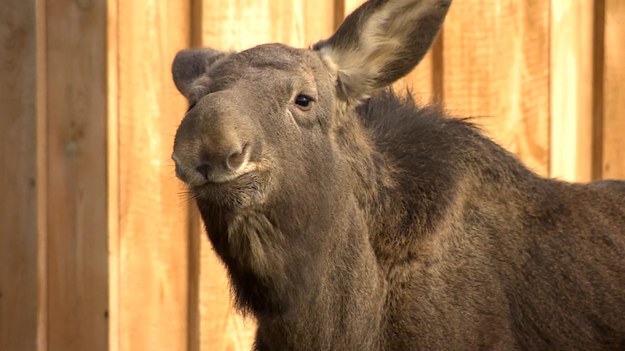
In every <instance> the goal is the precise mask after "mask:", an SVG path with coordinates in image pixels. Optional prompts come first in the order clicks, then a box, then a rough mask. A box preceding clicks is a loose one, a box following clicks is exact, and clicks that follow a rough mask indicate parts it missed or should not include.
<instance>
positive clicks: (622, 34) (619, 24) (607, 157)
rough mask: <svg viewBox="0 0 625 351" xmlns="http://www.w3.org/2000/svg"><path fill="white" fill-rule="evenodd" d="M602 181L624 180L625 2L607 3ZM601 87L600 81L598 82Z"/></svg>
mask: <svg viewBox="0 0 625 351" xmlns="http://www.w3.org/2000/svg"><path fill="white" fill-rule="evenodd" d="M604 50H605V51H604V70H603V78H604V80H603V94H604V99H603V101H601V102H599V103H603V126H602V128H603V133H602V140H600V141H599V142H600V143H601V146H602V151H603V155H602V165H601V169H602V174H601V176H602V177H603V178H621V179H623V178H625V2H623V1H621V0H606V1H605V48H604ZM599 84H601V81H599Z"/></svg>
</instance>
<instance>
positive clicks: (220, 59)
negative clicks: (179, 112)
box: [173, 0, 625, 350]
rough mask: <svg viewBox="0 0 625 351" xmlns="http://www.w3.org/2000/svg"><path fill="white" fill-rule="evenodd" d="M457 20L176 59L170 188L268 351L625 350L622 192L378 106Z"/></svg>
mask: <svg viewBox="0 0 625 351" xmlns="http://www.w3.org/2000/svg"><path fill="white" fill-rule="evenodd" d="M448 6H449V1H445V0H396V1H390V0H389V1H375V0H374V1H371V2H369V3H367V4H365V5H364V6H363V7H361V8H360V9H358V10H357V11H356V13H355V14H353V15H352V16H350V17H349V18H348V19H347V20H346V22H345V24H344V25H343V26H342V27H341V28H340V29H339V31H337V34H335V35H334V36H333V37H332V38H330V39H328V40H326V41H323V42H320V43H319V44H318V45H316V46H315V47H314V49H313V50H302V49H294V48H290V47H287V46H284V45H279V44H269V45H261V46H258V47H255V48H252V49H249V50H246V51H243V52H239V53H230V54H223V53H220V52H217V51H214V50H208V49H201V50H197V49H196V50H185V51H182V52H181V53H180V54H179V55H178V57H177V58H176V60H175V62H174V67H173V73H174V80H175V81H176V85H177V86H178V88H179V89H180V90H181V92H182V93H183V94H184V95H185V96H186V97H187V98H188V99H189V102H190V108H189V111H188V113H187V115H186V116H185V118H184V120H183V121H182V123H181V125H180V127H179V129H178V132H177V134H176V139H175V143H174V154H173V157H174V160H175V162H176V172H177V174H178V176H179V177H180V178H181V179H183V180H184V181H185V182H186V183H187V184H188V186H189V189H190V190H191V192H192V194H193V195H194V197H195V198H196V200H197V205H198V208H199V209H200V212H201V214H202V218H203V220H204V223H205V225H206V228H207V232H208V235H209V238H210V240H211V242H212V244H213V247H214V248H215V251H216V252H217V254H218V255H219V256H220V258H221V259H222V260H223V262H224V263H225V264H226V267H227V269H228V273H229V275H230V281H231V283H232V287H233V292H234V298H235V300H236V303H237V306H238V307H239V309H240V310H241V311H243V312H249V313H251V314H252V315H253V316H254V317H255V318H256V319H257V320H258V332H257V337H256V345H255V348H256V349H257V350H622V349H625V317H624V316H625V182H622V181H617V180H613V181H600V182H593V183H591V184H589V185H583V184H569V183H564V182H559V181H556V180H550V179H544V178H541V177H539V176H537V175H536V174H534V173H532V172H531V171H529V170H528V169H527V168H526V167H525V166H523V165H522V164H521V163H520V162H519V161H518V160H517V159H516V158H515V157H514V156H513V155H511V154H510V153H508V152H507V151H505V150H503V149H502V148H501V147H499V146H498V145H496V144H495V143H493V142H492V141H490V140H489V139H488V138H486V137H484V136H483V135H482V133H481V132H480V131H479V129H478V128H476V127H475V126H473V125H472V124H471V123H469V122H467V121H464V120H460V119H455V118H450V117H448V116H446V115H445V113H444V112H443V111H441V110H440V109H438V108H436V107H433V106H430V107H419V106H416V105H415V103H414V102H413V101H412V99H411V98H410V97H409V96H398V95H396V94H394V93H393V92H390V91H388V90H381V91H380V90H376V89H377V88H379V87H382V86H385V85H387V84H389V83H391V82H392V81H394V80H396V79H397V78H399V77H400V76H401V75H403V74H405V73H406V72H408V71H409V70H410V68H411V67H414V65H415V64H416V62H418V60H419V59H420V58H421V57H422V56H423V55H424V54H425V51H426V50H427V48H428V47H429V45H430V44H431V42H432V41H433V40H434V38H435V35H436V33H437V31H438V28H439V27H440V24H441V23H442V21H443V19H444V17H445V13H446V11H447V8H448ZM384 11H387V13H385V12H384ZM402 16H404V17H402ZM372 19H373V20H372ZM388 21H396V23H395V24H393V23H390V22H388ZM397 23H400V24H401V25H397ZM409 24H412V27H411V26H410V25H409ZM363 32H364V33H363ZM368 41H381V42H368ZM384 41H389V42H388V43H385V42H384ZM372 48H373V49H372ZM379 48H386V49H384V50H390V51H385V52H383V53H381V52H380V51H379ZM363 57H364V60H361V59H362V58H363ZM354 60H359V61H357V62H356V61H354ZM360 64H370V65H371V67H359V65H360ZM302 96H307V97H310V98H311V99H312V100H313V101H312V102H311V103H310V105H307V106H302V104H301V101H302ZM368 96H370V97H368ZM304 100H305V99H304ZM304 105H306V104H304Z"/></svg>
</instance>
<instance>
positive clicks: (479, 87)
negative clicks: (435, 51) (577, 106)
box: [442, 0, 549, 175]
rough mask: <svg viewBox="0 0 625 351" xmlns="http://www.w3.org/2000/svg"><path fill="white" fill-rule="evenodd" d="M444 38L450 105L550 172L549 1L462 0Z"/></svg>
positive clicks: (448, 21)
mask: <svg viewBox="0 0 625 351" xmlns="http://www.w3.org/2000/svg"><path fill="white" fill-rule="evenodd" d="M443 36H444V40H443V52H442V56H443V68H442V69H443V82H442V84H443V95H444V102H445V104H446V106H447V108H448V109H449V110H450V111H451V112H452V113H455V114H457V115H459V116H471V117H474V121H475V122H477V123H478V124H480V125H482V126H483V127H484V128H485V130H486V131H487V134H489V135H490V136H492V137H494V139H495V140H497V141H498V142H499V143H500V144H501V145H503V146H504V147H505V148H506V149H508V150H510V151H512V152H513V153H515V154H517V155H518V156H519V157H520V158H521V159H522V160H523V161H524V162H525V163H526V164H527V165H528V166H529V167H530V168H531V169H533V170H535V171H537V172H538V173H540V174H543V175H548V173H549V3H548V2H545V1H542V0H526V1H516V0H500V1H497V0H484V1H464V2H460V1H457V2H454V3H453V4H452V6H451V9H450V11H449V14H448V16H447V19H446V24H445V26H444V32H443Z"/></svg>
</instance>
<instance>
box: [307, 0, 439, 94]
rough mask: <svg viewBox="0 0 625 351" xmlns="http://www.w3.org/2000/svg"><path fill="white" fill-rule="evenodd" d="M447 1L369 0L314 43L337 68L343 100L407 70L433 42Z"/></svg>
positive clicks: (419, 59) (404, 73)
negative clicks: (326, 37) (329, 35)
mask: <svg viewBox="0 0 625 351" xmlns="http://www.w3.org/2000/svg"><path fill="white" fill-rule="evenodd" d="M450 4H451V0H394V1H393V0H370V1H367V2H366V3H364V4H363V5H362V6H360V7H359V8H358V9H356V10H355V11H354V12H353V13H352V14H350V15H349V16H348V17H347V18H345V21H344V22H343V23H342V24H341V26H340V27H339V29H338V30H337V31H336V33H334V35H332V36H331V37H330V38H329V39H327V40H325V41H321V42H319V43H317V44H316V45H315V46H314V47H313V48H314V49H315V50H318V51H319V52H320V53H321V55H322V56H323V57H324V58H325V59H327V60H329V61H330V62H331V65H333V66H335V67H336V69H337V71H338V80H339V82H338V84H339V87H340V91H341V92H342V94H344V95H345V96H344V98H345V99H361V98H363V97H364V96H366V95H367V94H369V93H371V91H372V90H373V89H376V88H381V87H384V86H387V85H389V84H391V83H393V82H394V81H396V80H398V79H399V78H401V77H403V76H405V75H406V74H408V73H409V72H410V71H411V70H412V69H413V68H414V67H415V66H416V65H417V63H419V61H421V59H422V58H423V56H425V54H426V52H427V51H428V49H429V48H430V46H431V45H432V43H433V42H434V39H435V38H436V35H437V33H438V32H439V29H440V27H441V25H442V23H443V20H444V19H445V16H446V14H447V10H448V9H449V6H450Z"/></svg>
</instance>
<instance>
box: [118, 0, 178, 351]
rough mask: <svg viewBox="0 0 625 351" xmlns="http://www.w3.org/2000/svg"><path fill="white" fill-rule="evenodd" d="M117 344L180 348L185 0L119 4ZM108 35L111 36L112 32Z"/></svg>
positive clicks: (128, 349)
mask: <svg viewBox="0 0 625 351" xmlns="http://www.w3.org/2000/svg"><path fill="white" fill-rule="evenodd" d="M116 8H117V14H116V15H113V16H115V18H116V19H117V25H118V30H117V31H116V33H117V35H118V37H117V39H116V41H115V42H116V43H117V49H116V50H117V54H118V62H117V67H116V69H115V70H116V72H111V74H117V75H118V76H117V78H116V81H117V83H118V86H117V87H115V88H114V91H115V92H116V94H117V95H118V103H117V108H118V111H117V118H118V125H117V133H118V135H117V140H118V143H119V144H118V155H117V164H118V166H119V180H118V182H119V183H118V187H119V198H118V199H119V204H118V205H117V206H118V213H119V226H118V230H119V232H118V233H117V235H118V236H119V238H118V239H117V241H118V245H119V247H118V249H117V254H118V255H119V257H117V258H111V259H112V260H115V259H116V260H118V263H117V264H118V270H119V271H118V272H117V273H116V275H117V276H118V279H119V280H118V282H117V283H116V285H115V288H116V289H119V292H118V296H117V299H118V301H117V303H118V305H117V306H115V308H116V309H117V314H118V317H117V318H118V321H117V323H118V325H117V328H118V329H117V331H116V332H117V333H118V335H117V336H116V337H115V338H116V339H117V341H118V343H119V345H115V348H116V349H118V350H121V351H133V350H186V349H187V346H188V342H187V312H188V311H187V289H188V279H187V275H188V272H187V270H188V265H187V251H188V248H187V243H188V241H187V240H188V236H187V234H188V232H187V230H188V228H187V201H186V197H185V196H184V194H183V193H182V190H181V187H180V185H179V183H178V182H177V180H176V179H175V176H174V170H173V163H172V161H171V159H170V155H171V151H172V144H173V137H174V133H175V130H176V127H177V125H178V123H179V121H180V119H181V117H182V115H183V113H184V108H185V102H184V101H183V98H182V97H181V96H180V95H179V94H178V93H177V91H176V89H175V87H174V85H173V82H172V80H171V73H170V71H171V62H172V61H173V58H174V55H175V54H176V52H177V51H178V50H179V49H182V48H184V47H186V46H188V43H189V41H190V34H189V33H190V30H189V26H190V23H189V22H190V21H189V15H190V3H189V2H188V1H167V0H154V1H132V2H118V3H117V5H116ZM113 34H114V33H113Z"/></svg>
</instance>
